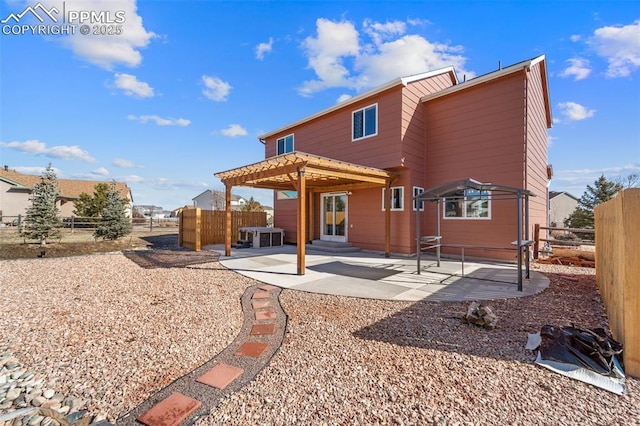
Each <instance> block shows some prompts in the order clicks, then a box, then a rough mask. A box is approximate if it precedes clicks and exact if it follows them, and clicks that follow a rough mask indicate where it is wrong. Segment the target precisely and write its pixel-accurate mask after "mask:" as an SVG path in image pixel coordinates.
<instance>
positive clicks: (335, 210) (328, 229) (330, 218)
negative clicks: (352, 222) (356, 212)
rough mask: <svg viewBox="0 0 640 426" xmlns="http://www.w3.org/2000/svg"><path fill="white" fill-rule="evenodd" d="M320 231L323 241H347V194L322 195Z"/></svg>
mask: <svg viewBox="0 0 640 426" xmlns="http://www.w3.org/2000/svg"><path fill="white" fill-rule="evenodd" d="M321 218H322V224H321V225H322V231H321V233H320V239H321V240H323V241H336V242H343V243H344V242H346V241H347V194H346V193H345V192H342V193H331V194H322V214H321Z"/></svg>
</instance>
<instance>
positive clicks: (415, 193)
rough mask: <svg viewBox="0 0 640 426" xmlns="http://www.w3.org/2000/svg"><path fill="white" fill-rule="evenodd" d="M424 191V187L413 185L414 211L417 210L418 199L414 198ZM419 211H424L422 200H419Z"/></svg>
mask: <svg viewBox="0 0 640 426" xmlns="http://www.w3.org/2000/svg"><path fill="white" fill-rule="evenodd" d="M423 192H424V188H421V187H419V186H414V187H413V198H414V200H413V211H414V212H415V211H416V210H418V200H415V198H416V197H417V196H418V195H420V194H422V193H423ZM420 211H421V212H423V211H424V201H420Z"/></svg>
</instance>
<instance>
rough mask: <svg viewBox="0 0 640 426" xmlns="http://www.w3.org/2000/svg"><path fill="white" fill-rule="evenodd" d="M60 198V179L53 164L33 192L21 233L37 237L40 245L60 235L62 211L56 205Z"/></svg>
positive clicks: (25, 235)
mask: <svg viewBox="0 0 640 426" xmlns="http://www.w3.org/2000/svg"><path fill="white" fill-rule="evenodd" d="M57 198H58V179H57V177H56V174H55V172H54V171H53V168H52V167H51V164H49V165H48V166H47V168H46V170H45V171H44V172H43V173H42V176H41V177H40V182H38V183H36V184H35V186H34V187H33V191H32V193H31V198H30V200H31V207H29V208H28V209H27V212H26V216H25V219H24V222H23V223H22V226H21V227H20V235H22V236H23V237H25V238H29V239H37V240H39V241H40V245H42V246H44V245H46V244H47V238H54V237H59V236H60V227H61V226H62V222H61V220H60V216H59V213H60V211H59V210H58V208H57V207H56V199H57Z"/></svg>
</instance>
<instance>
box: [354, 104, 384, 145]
mask: <svg viewBox="0 0 640 426" xmlns="http://www.w3.org/2000/svg"><path fill="white" fill-rule="evenodd" d="M377 134H378V104H373V105H370V106H368V107H365V108H362V109H359V110H357V111H354V112H353V140H354V141H355V140H358V139H362V138H367V137H369V136H375V135H377Z"/></svg>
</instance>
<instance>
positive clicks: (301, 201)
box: [296, 168, 307, 275]
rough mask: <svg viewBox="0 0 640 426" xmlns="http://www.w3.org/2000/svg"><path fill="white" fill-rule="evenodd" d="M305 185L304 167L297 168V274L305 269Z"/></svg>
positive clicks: (302, 273)
mask: <svg viewBox="0 0 640 426" xmlns="http://www.w3.org/2000/svg"><path fill="white" fill-rule="evenodd" d="M306 209H307V185H306V178H305V176H304V168H298V214H297V218H298V235H297V238H296V240H297V244H298V275H304V271H305V252H306V250H305V249H306V243H307V235H306V233H307V230H306V228H307V226H306V225H307V223H306V222H307V215H306Z"/></svg>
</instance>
